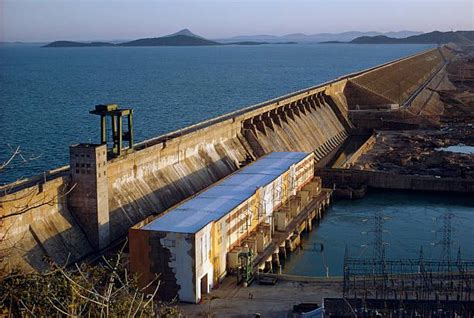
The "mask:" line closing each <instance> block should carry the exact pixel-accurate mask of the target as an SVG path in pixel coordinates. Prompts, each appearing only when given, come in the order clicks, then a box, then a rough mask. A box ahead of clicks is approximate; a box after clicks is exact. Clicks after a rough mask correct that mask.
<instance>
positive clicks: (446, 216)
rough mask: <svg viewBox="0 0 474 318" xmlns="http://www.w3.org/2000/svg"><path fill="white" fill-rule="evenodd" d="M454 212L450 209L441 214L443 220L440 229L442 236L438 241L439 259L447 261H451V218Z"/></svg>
mask: <svg viewBox="0 0 474 318" xmlns="http://www.w3.org/2000/svg"><path fill="white" fill-rule="evenodd" d="M453 218H454V214H453V213H451V211H448V210H446V211H445V212H444V213H443V214H442V215H441V219H442V220H443V226H442V228H441V231H442V233H443V238H442V240H441V242H440V245H441V259H442V260H443V261H445V262H447V263H450V262H451V245H452V243H453V241H452V232H453V227H452V219H453Z"/></svg>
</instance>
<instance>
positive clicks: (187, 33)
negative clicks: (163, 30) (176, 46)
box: [164, 29, 204, 39]
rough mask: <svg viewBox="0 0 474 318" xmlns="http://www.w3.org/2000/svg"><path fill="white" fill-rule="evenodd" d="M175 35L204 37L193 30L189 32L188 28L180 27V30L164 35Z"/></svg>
mask: <svg viewBox="0 0 474 318" xmlns="http://www.w3.org/2000/svg"><path fill="white" fill-rule="evenodd" d="M176 35H186V36H190V37H193V38H198V39H204V38H203V37H202V36H199V35H197V34H194V33H193V32H191V30H189V29H182V30H181V31H178V32H176V33H172V34H169V35H165V36H164V37H171V36H176Z"/></svg>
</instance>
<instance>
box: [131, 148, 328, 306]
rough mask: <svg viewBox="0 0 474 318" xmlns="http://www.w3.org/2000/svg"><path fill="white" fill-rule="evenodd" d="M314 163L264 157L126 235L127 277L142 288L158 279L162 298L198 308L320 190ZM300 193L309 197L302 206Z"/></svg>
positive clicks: (298, 155) (294, 155) (284, 155)
mask: <svg viewBox="0 0 474 318" xmlns="http://www.w3.org/2000/svg"><path fill="white" fill-rule="evenodd" d="M314 162H315V158H314V154H312V153H310V154H308V153H303V152H275V153H271V154H269V155H266V156H264V157H262V158H261V159H259V160H257V161H256V162H254V163H252V164H250V165H248V166H246V167H245V168H243V169H241V170H239V171H237V172H235V173H233V174H232V175H230V176H229V177H227V178H225V179H224V180H222V181H221V182H219V183H217V184H215V185H213V186H211V187H209V188H207V189H206V190H204V191H202V192H201V193H199V194H197V195H196V196H194V197H192V198H191V199H189V200H186V201H185V202H184V203H182V204H179V205H178V206H175V207H173V208H172V209H170V210H169V211H167V212H165V213H164V214H163V215H162V216H160V217H158V218H157V219H155V220H153V221H152V222H150V223H148V224H146V225H145V226H142V227H139V228H132V229H131V230H130V233H129V239H130V267H131V270H132V271H134V272H136V273H138V274H139V277H140V281H141V283H142V284H143V285H146V284H147V283H148V282H149V281H151V280H152V279H153V277H155V275H160V281H161V283H162V286H163V288H161V290H160V295H161V296H162V297H163V298H165V299H170V298H174V297H175V296H176V295H178V296H179V300H180V301H185V302H193V303H195V302H199V301H200V300H201V298H202V295H203V294H206V293H208V292H209V291H210V289H211V288H212V287H213V286H214V285H215V284H217V283H218V282H219V280H220V279H222V278H223V277H224V276H225V274H226V273H227V272H228V271H232V270H234V269H235V268H236V267H238V266H239V263H238V255H239V253H240V252H241V251H242V249H243V248H245V249H250V250H252V251H253V255H254V256H255V257H256V256H257V255H258V253H261V252H263V251H264V250H265V248H266V247H267V246H268V245H269V243H270V241H271V237H272V235H273V233H274V232H275V231H283V232H284V231H285V230H286V226H287V224H288V221H289V220H290V219H291V218H292V215H293V216H294V215H296V214H297V213H294V211H300V210H301V206H302V205H305V204H306V203H308V202H310V201H311V200H310V197H313V196H315V195H316V194H317V193H318V192H319V191H320V190H321V189H320V182H319V183H318V182H314V180H313V178H314ZM303 188H304V189H307V190H308V191H307V195H306V196H305V199H303V200H302V199H301V195H300V196H298V194H299V192H301V191H302V189H303ZM308 194H309V195H308ZM295 203H296V204H295ZM290 205H291V206H292V207H290ZM292 211H293V212H292Z"/></svg>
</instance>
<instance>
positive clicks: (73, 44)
mask: <svg viewBox="0 0 474 318" xmlns="http://www.w3.org/2000/svg"><path fill="white" fill-rule="evenodd" d="M114 45H115V44H113V43H109V42H89V43H84V42H74V41H55V42H51V43H49V44H46V45H44V46H43V47H101V46H114Z"/></svg>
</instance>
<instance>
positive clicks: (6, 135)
mask: <svg viewBox="0 0 474 318" xmlns="http://www.w3.org/2000/svg"><path fill="white" fill-rule="evenodd" d="M430 47H432V45H353V44H297V45H261V46H222V47H220V46H219V47H130V48H125V47H121V48H114V47H98V48H49V49H48V48H41V47H38V46H28V45H16V46H0V131H1V132H2V134H1V136H2V138H0V149H2V151H0V162H3V161H5V160H6V159H7V158H8V157H9V155H10V154H11V152H12V151H13V149H14V148H16V147H18V146H20V147H21V150H22V155H23V157H21V156H17V158H15V160H14V162H13V163H12V165H11V166H10V167H9V169H7V170H6V171H2V173H1V174H0V184H2V183H6V182H10V181H13V180H15V179H17V178H24V177H30V176H32V175H35V174H39V173H42V172H43V171H45V170H48V169H52V168H56V167H58V166H61V165H65V164H67V162H68V156H69V152H68V146H69V145H70V144H74V143H79V142H97V141H98V140H99V120H98V118H95V117H93V116H92V115H90V114H89V113H88V111H89V110H90V109H92V108H93V106H94V105H96V104H100V103H117V104H119V105H122V106H124V107H131V108H133V109H134V112H135V120H134V127H135V137H136V138H135V139H136V140H137V141H141V140H144V139H147V138H151V137H154V136H158V135H160V134H163V133H166V132H170V131H173V130H175V129H178V128H182V127H185V126H188V125H190V124H193V123H196V122H199V121H202V120H204V119H208V118H212V117H215V116H217V115H221V114H223V113H227V112H229V111H233V110H236V109H240V108H242V107H244V106H248V105H251V104H255V103H258V102H262V101H265V100H267V99H270V98H274V97H278V96H281V95H283V94H287V93H290V92H294V91H296V90H299V89H303V88H307V87H309V86H313V85H316V84H319V83H322V82H324V81H328V80H331V79H335V78H337V77H338V76H342V75H345V74H348V73H351V72H355V71H359V70H362V69H365V68H368V67H372V66H376V65H379V64H382V63H385V62H388V61H391V60H394V59H397V58H400V57H404V56H407V55H410V54H414V53H416V52H420V51H423V50H426V49H428V48H430Z"/></svg>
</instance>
